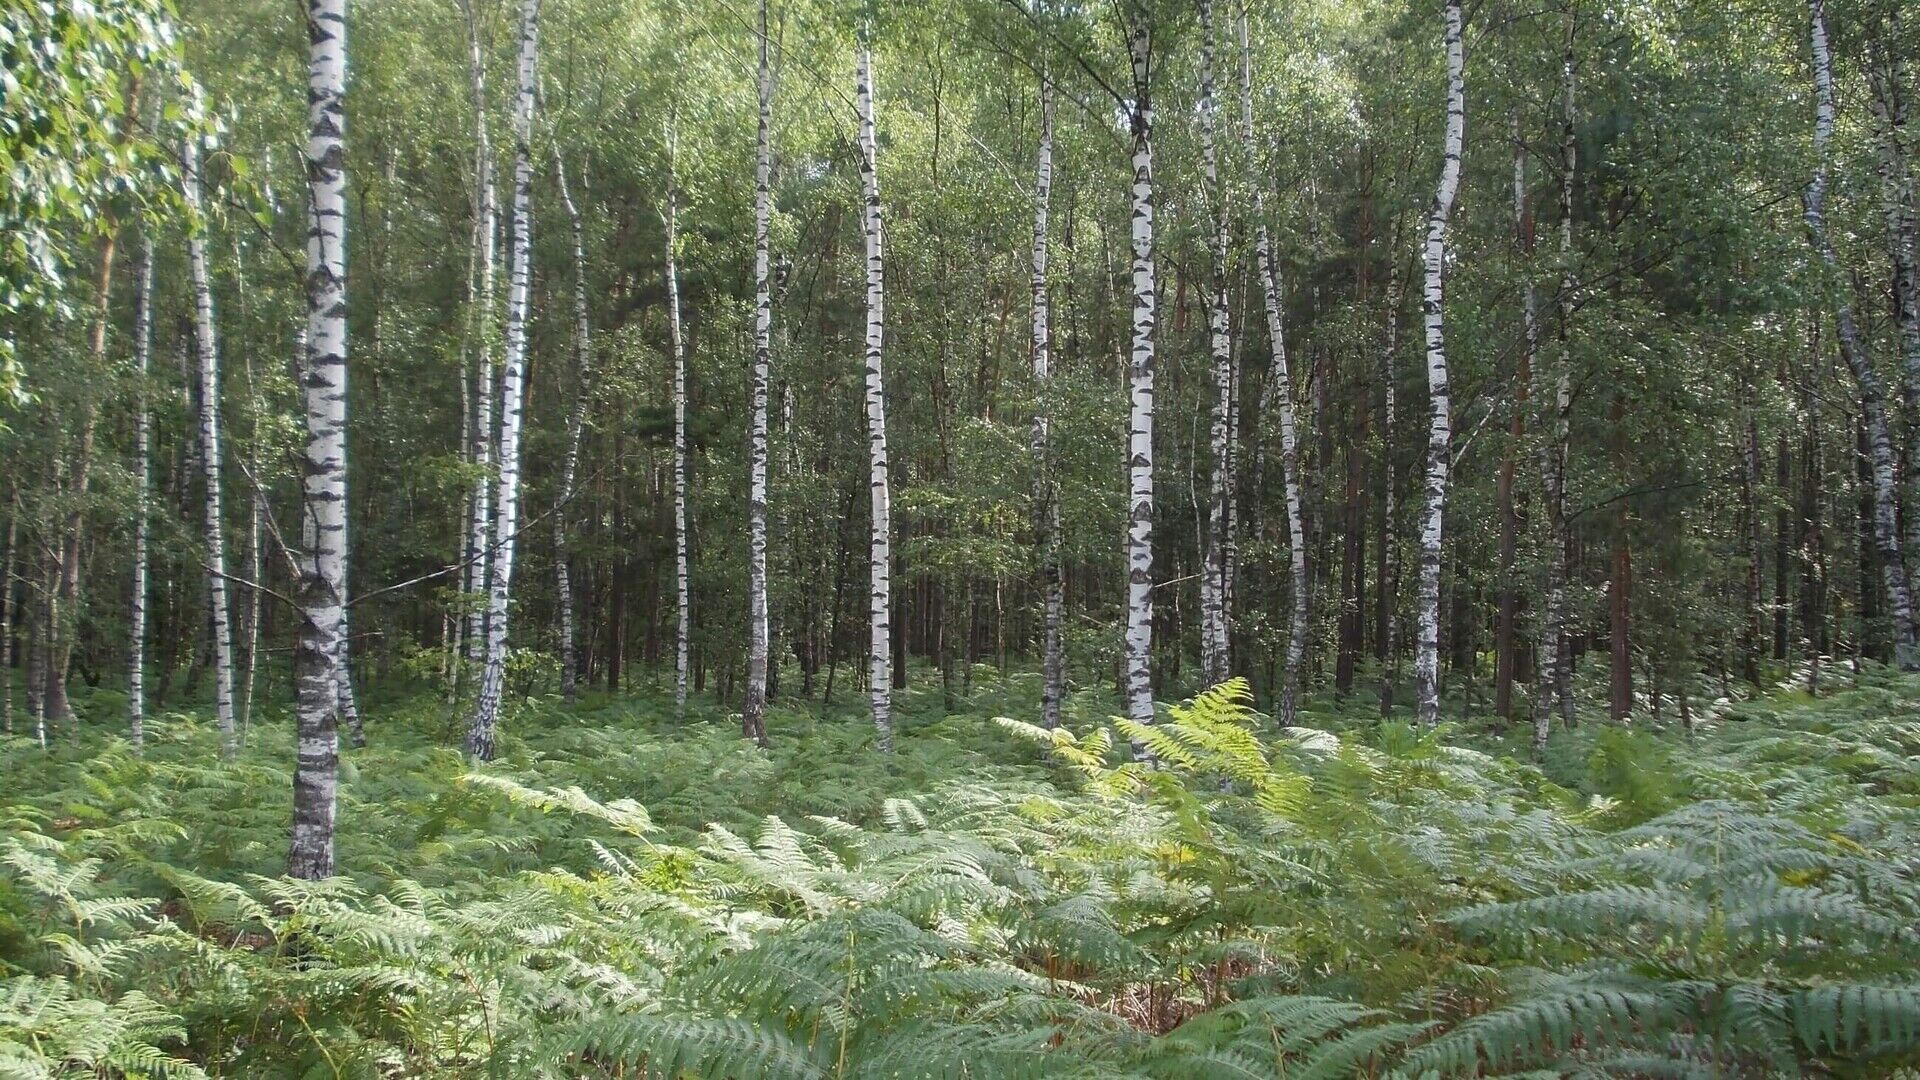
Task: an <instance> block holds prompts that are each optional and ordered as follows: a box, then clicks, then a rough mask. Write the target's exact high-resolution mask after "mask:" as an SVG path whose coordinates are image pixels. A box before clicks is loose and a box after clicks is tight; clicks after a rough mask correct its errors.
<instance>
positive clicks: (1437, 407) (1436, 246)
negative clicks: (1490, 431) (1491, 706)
mask: <svg viewBox="0 0 1920 1080" xmlns="http://www.w3.org/2000/svg"><path fill="white" fill-rule="evenodd" d="M1460 3H1461V0H1447V5H1446V17H1447V31H1446V47H1447V127H1446V143H1445V162H1444V164H1443V165H1442V167H1441V170H1440V185H1439V187H1438V189H1437V190H1436V191H1435V193H1434V196H1433V209H1432V211H1431V212H1430V213H1429V215H1428V218H1427V243H1426V254H1425V259H1426V282H1425V285H1424V295H1425V300H1424V304H1423V306H1424V308H1425V311H1426V336H1427V393H1428V396H1429V398H1430V399H1431V401H1432V409H1433V413H1432V419H1431V422H1430V425H1429V428H1428V433H1427V484H1426V505H1425V507H1424V510H1423V513H1422V522H1421V527H1420V636H1419V641H1418V643H1417V646H1416V652H1415V655H1414V673H1415V677H1416V678H1417V679H1418V681H1419V695H1420V701H1419V704H1420V722H1421V723H1422V724H1425V725H1427V726H1429V727H1431V726H1433V725H1434V724H1438V723H1439V722H1440V550H1441V549H1440V543H1441V526H1442V522H1443V516H1444V514H1445V511H1446V504H1447V472H1448V468H1449V466H1450V464H1451V458H1452V453H1451V443H1452V440H1453V401H1452V398H1451V396H1450V393H1449V389H1448V385H1447V340H1446V311H1445V275H1446V256H1447V224H1448V220H1449V218H1451V217H1452V215H1453V200H1454V196H1455V194H1456V193H1458V191H1459V189H1460V153H1461V144H1462V142H1463V141H1464V139H1465V135H1466V120H1467V103H1466V78H1465V75H1466V72H1465V67H1466V55H1465V50H1464V45H1463V43H1462V26H1461V23H1462V21H1463V20H1462V14H1461V10H1460Z"/></svg>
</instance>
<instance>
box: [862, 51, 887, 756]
mask: <svg viewBox="0 0 1920 1080" xmlns="http://www.w3.org/2000/svg"><path fill="white" fill-rule="evenodd" d="M854 77H855V79H856V80H857V82H858V84H859V85H858V86H857V87H856V90H855V93H856V96H857V98H858V106H859V110H860V180H861V188H862V190H863V191H864V192H865V195H866V213H865V217H864V218H863V222H864V225H865V232H866V241H867V354H866V359H867V463H868V473H869V480H868V487H869V488H870V490H871V492H872V537H871V543H870V545H869V555H868V571H869V575H870V579H871V587H870V590H869V593H868V600H869V603H868V611H869V620H870V621H869V640H868V657H867V672H868V676H867V677H868V683H869V685H868V687H867V693H868V698H869V699H870V701H871V702H872V708H873V727H874V730H875V732H877V733H878V736H879V744H880V749H881V751H882V752H884V753H892V752H893V637H892V614H893V611H892V606H893V579H892V573H893V492H892V488H891V487H890V481H889V477H888V471H887V390H886V382H885V379H884V378H883V375H882V370H881V366H880V363H881V346H882V342H883V337H884V334H885V329H886V310H887V309H886V290H885V275H884V273H883V270H882V263H881V240H882V238H881V221H880V175H879V167H880V157H879V155H880V151H879V145H878V142H877V140H876V138H875V135H874V123H873V51H872V47H871V45H870V43H869V42H868V40H867V36H866V34H865V33H864V32H863V33H862V34H861V37H860V57H859V64H858V68H857V70H856V71H855V74H854Z"/></svg>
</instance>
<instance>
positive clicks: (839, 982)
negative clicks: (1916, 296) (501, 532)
mask: <svg viewBox="0 0 1920 1080" xmlns="http://www.w3.org/2000/svg"><path fill="white" fill-rule="evenodd" d="M1034 693H1035V686H1034V680H1032V679H1031V678H1029V677H1020V676H1016V677H1014V678H1012V679H1011V680H1009V682H1007V683H1004V684H1003V683H1000V682H998V681H997V680H995V679H994V678H993V677H992V675H991V673H987V672H983V673H982V674H981V676H980V678H979V680H978V681H977V682H976V684H975V686H974V688H973V694H972V696H971V699H970V701H969V706H968V707H969V710H970V711H968V712H967V713H966V714H964V715H945V714H944V710H943V709H941V708H939V707H938V705H939V700H940V694H939V691H938V690H937V689H935V690H932V691H930V692H921V691H914V692H909V694H907V695H906V699H905V702H904V704H905V705H906V706H907V707H906V709H905V710H904V711H905V713H906V719H905V722H904V724H903V730H902V733H901V737H900V745H899V752H898V753H896V754H894V755H893V756H891V757H881V756H879V755H877V754H875V753H874V752H873V751H872V748H871V746H870V741H871V739H870V731H869V729H867V728H866V726H865V725H864V724H863V723H861V722H860V721H859V720H858V719H857V718H856V717H855V716H854V715H853V714H852V713H838V712H836V713H832V714H825V715H823V714H822V713H820V712H819V711H818V710H817V709H812V710H810V709H809V708H808V707H806V706H805V705H804V704H800V703H788V704H786V705H784V706H783V707H780V708H776V709H775V710H774V711H773V713H772V716H771V720H772V735H773V739H774V747H773V748H772V749H771V750H767V751H761V750H756V749H753V748H751V747H749V746H746V745H743V744H742V743H741V741H740V740H739V739H738V738H737V735H736V731H737V729H736V728H735V727H734V726H733V721H731V720H730V718H729V717H727V716H725V715H723V714H720V713H708V714H701V713H699V712H698V711H697V710H696V712H695V713H694V714H693V715H691V716H690V717H689V719H688V720H687V721H686V722H684V723H675V722H674V721H673V720H672V719H671V707H670V705H666V704H663V702H662V701H660V700H657V699H619V700H598V701H593V700H590V701H587V702H585V703H583V704H582V706H581V707H579V708H577V709H575V710H572V711H565V710H562V709H560V708H559V707H558V706H557V705H556V704H554V703H551V702H543V701H541V700H539V699H535V700H533V701H530V702H527V703H525V704H524V705H522V706H521V707H520V708H519V709H518V711H517V712H516V713H514V715H513V716H512V719H511V722H510V725H509V729H508V732H507V738H506V740H505V742H504V744H503V748H502V751H503V752H502V754H501V759H500V760H499V761H497V762H495V763H493V764H491V765H487V766H484V767H475V766H472V765H469V764H468V763H467V762H466V761H464V760H463V759H462V757H461V756H460V755H459V754H458V753H457V752H455V751H454V750H451V749H448V747H449V746H450V745H452V744H454V742H455V741H456V740H455V738H454V730H453V729H454V728H455V727H456V726H457V717H455V716H454V715H453V714H452V712H451V711H450V710H449V709H448V708H447V707H446V706H445V705H444V704H443V703H441V702H440V701H439V700H438V699H437V698H435V697H433V696H430V695H422V696H419V697H415V698H406V697H398V698H395V699H393V700H389V701H386V702H384V703H382V702H380V701H379V700H378V699H377V698H376V699H375V702H374V704H375V706H376V707H375V708H374V709H372V710H371V711H372V713H373V719H372V723H371V725H370V730H371V735H372V738H373V745H372V746H371V747H370V748H368V749H366V750H362V751H352V752H349V753H348V754H347V757H346V762H345V765H344V766H343V773H344V783H343V788H342V800H343V801H342V806H341V830H340V865H341V866H342V867H343V868H345V869H346V870H347V871H348V875H347V876H345V877H342V878H338V879H335V880H333V881H329V882H326V883H321V884H309V883H301V882H295V881H290V880H288V879H285V878H282V877H279V876H277V874H278V872H279V869H280V867H281V865H282V862H283V860H284V857H285V837H286V834H287V825H288V815H289V810H288V791H289V786H290V779H289V776H288V772H287V763H288V761H289V759H290V756H291V755H290V753H289V752H288V750H287V746H288V744H289V742H290V736H289V728H288V725H287V723H286V722H285V721H284V719H281V720H276V719H275V718H272V717H262V718H261V722H259V723H256V724H255V725H254V727H253V729H252V731H251V732H250V736H249V740H248V749H247V750H246V752H245V753H243V754H242V756H241V757H240V758H239V759H238V760H236V761H234V762H231V763H223V762H221V761H220V758H219V754H218V752H217V740H216V738H215V737H214V734H213V733H212V731H211V725H209V724H205V723H203V722H202V721H201V720H198V719H196V718H195V717H193V716H190V715H182V714H174V715H167V716H163V717H161V718H159V719H158V720H157V721H150V722H149V726H148V731H149V740H150V745H149V747H148V750H147V753H146V755H145V756H144V757H136V756H134V755H133V754H132V753H131V752H130V751H129V750H128V748H127V747H126V745H125V744H124V743H123V742H121V741H120V740H118V739H117V738H114V737H112V736H111V735H110V734H108V732H110V731H111V730H113V729H115V728H116V727H117V725H116V723H115V722H114V717H115V709H116V700H117V699H115V698H114V696H113V695H110V694H106V693H101V694H98V695H96V696H95V697H93V698H92V699H90V700H83V701H82V702H81V709H82V712H83V717H84V718H83V723H82V725H81V730H80V731H79V732H78V733H77V734H76V733H73V732H67V731H62V732H59V733H57V734H58V738H57V739H56V742H55V745H54V747H53V749H52V750H51V751H42V750H41V749H40V748H39V747H38V746H37V745H35V744H34V743H32V742H30V741H28V740H25V739H20V738H17V737H16V738H10V739H6V740H4V741H0V778H3V779H0V1076H6V1077H12V1076H22V1077H41V1076H60V1077H66V1076H96V1075H106V1076H115V1075H123V1074H124V1075H166V1076H199V1075H211V1076H236V1077H237V1076H249V1077H252V1076H264V1077H276V1076H319V1077H335V1076H339V1077H375V1076H503V1077H522V1076H527V1077H538V1076H625V1077H641V1076H645V1077H659V1078H672V1077H684V1076H702V1077H738V1078H756V1077H843V1076H844V1077H936V1076H939V1077H962V1076H965V1077H991V1076H1003V1075H1006V1076H1021V1075H1044V1076H1087V1077H1119V1076H1144V1077H1216V1076H1218V1077H1236V1076H1242V1077H1245V1076H1262V1077H1272V1076H1285V1077H1288V1078H1296V1080H1297V1078H1302V1077H1349V1076H1433V1077H1452V1076H1491V1075H1539V1076H1560V1075H1582V1076H1661V1077H1664V1076H1714V1077H1739V1076H1795V1075H1835V1076H1890V1075H1909V1076H1912V1075H1920V1072H1916V1071H1915V1066H1916V1065H1917V1064H1920V942H1917V941H1916V933H1917V932H1920V882H1916V871H1917V870H1920V757H1916V755H1920V680H1915V679H1901V678H1898V677H1895V676H1891V675H1886V674H1882V673H1877V672H1872V671H1870V672H1868V673H1866V674H1865V675H1863V676H1862V677H1861V679H1860V680H1858V682H1857V683H1856V684H1854V685H1851V686H1846V685H1841V686H1837V687H1836V688H1835V689H1834V691H1833V692H1832V693H1831V694H1830V696H1826V697H1823V698H1821V699H1819V700H1817V701H1813V700H1809V699H1807V698H1806V697H1805V696H1804V695H1801V694H1797V693H1788V692H1782V693H1780V694H1778V695H1775V696H1771V697H1766V698H1761V699H1758V700H1755V701H1749V702H1745V703H1740V704H1736V705H1734V706H1732V707H1730V708H1728V709H1726V710H1724V711H1723V712H1722V713H1721V714H1720V715H1719V716H1718V717H1716V718H1715V719H1714V720H1712V721H1711V722H1710V723H1708V724H1706V725H1704V726H1703V728H1702V730H1701V731H1700V732H1699V733H1698V734H1697V735H1695V736H1694V737H1693V738H1692V739H1691V740H1688V739H1686V738H1684V737H1683V736H1682V735H1680V734H1679V733H1677V732H1649V731H1644V730H1631V731H1629V730H1623V729H1619V728H1612V727H1607V726H1605V725H1598V724H1591V723H1589V724H1585V725H1583V726H1581V727H1580V728H1578V729H1576V730H1574V731H1572V732H1569V733H1564V734H1561V735H1558V736H1557V737H1556V740H1555V743H1554V747H1553V756H1552V758H1551V759H1550V760H1548V761H1547V762H1544V763H1542V764H1541V765H1538V766H1536V765H1535V764H1533V763H1530V762H1528V761H1527V760H1525V753H1524V745H1525V738H1524V734H1520V733H1516V735H1515V736H1514V737H1513V738H1511V739H1509V738H1507V737H1506V736H1504V735H1503V734H1501V733H1498V732H1493V731H1491V730H1490V726H1489V725H1484V724H1477V725H1462V726H1458V727H1453V728H1442V729H1441V730H1440V731H1438V732H1436V733H1421V732H1418V731H1415V730H1413V729H1411V728H1409V727H1406V726H1404V725H1402V724H1395V723H1389V724H1384V725H1383V724H1380V723H1378V722H1377V721H1376V720H1374V719H1373V718H1371V717H1370V716H1362V715H1359V714H1358V713H1355V714H1353V715H1343V714H1341V713H1339V712H1337V711H1332V710H1330V709H1329V710H1323V711H1317V712H1316V711H1309V712H1308V713H1307V714H1305V721H1306V723H1307V724H1309V725H1312V726H1309V727H1301V728H1296V729H1291V730H1288V731H1285V732H1281V731H1278V730H1277V729H1275V728H1274V726H1273V725H1272V723H1271V721H1270V720H1269V719H1268V718H1266V717H1264V716H1261V715H1258V714H1256V713H1254V712H1253V711H1252V710H1251V709H1250V707H1249V706H1248V704H1247V703H1246V702H1245V701H1244V699H1243V697H1242V689H1241V688H1240V687H1239V686H1237V685H1236V684H1229V685H1228V686H1226V687H1222V688H1218V689H1216V690H1214V691H1210V692H1208V693H1207V694H1204V695H1202V696H1200V697H1199V698H1197V699H1195V700H1194V701H1192V702H1189V703H1187V704H1186V705H1183V706H1179V707H1173V708H1171V709H1170V710H1169V711H1168V714H1167V715H1166V717H1165V721H1166V722H1165V723H1163V724H1162V725H1160V726H1158V727H1156V728H1153V729H1151V730H1138V729H1133V730H1129V729H1126V728H1124V727H1122V726H1120V725H1117V724H1114V723H1113V722H1111V721H1106V720H1104V718H1103V715H1102V713H1103V708H1102V706H1103V704H1104V703H1099V702H1094V701H1092V699H1090V698H1089V699H1085V700H1081V701H1078V702H1076V703H1075V704H1076V708H1075V709H1074V710H1073V722H1072V723H1071V724H1069V725H1068V730H1070V731H1071V732H1073V733H1074V734H1066V733H1060V734H1055V735H1051V736H1050V735H1049V734H1048V733H1046V732H1043V731H1041V730H1039V729H1037V728H1033V727H1031V726H1029V725H1027V724H1025V723H1022V722H1021V721H1019V720H1018V719H995V718H996V717H1013V718H1018V717H1022V716H1030V715H1032V713H1033V708H1032V700H1033V697H1034ZM1129 738H1135V739H1142V740H1144V741H1145V742H1146V743H1147V744H1148V745H1149V746H1151V747H1152V749H1153V750H1154V752H1155V754H1156V755H1157V757H1158V758H1159V760H1160V762H1161V767H1160V768H1158V769H1153V770H1149V769H1146V768H1144V767H1142V766H1139V765H1134V764H1126V763H1123V762H1124V759H1125V758H1126V756H1127V755H1126V753H1125V747H1126V743H1127V741H1128V739H1129Z"/></svg>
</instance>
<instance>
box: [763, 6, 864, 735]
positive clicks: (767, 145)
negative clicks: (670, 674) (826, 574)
mask: <svg viewBox="0 0 1920 1080" xmlns="http://www.w3.org/2000/svg"><path fill="white" fill-rule="evenodd" d="M769 48H770V44H769V41H768V37H767V3H766V0H761V2H760V70H759V75H760V84H759V91H760V113H759V128H758V135H757V139H758V141H757V144H756V146H757V151H758V153H757V157H756V160H755V162H754V187H753V287H754V293H753V387H752V391H751V395H752V400H751V403H750V404H749V406H748V409H749V416H748V419H747V424H748V427H747V692H746V699H745V700H744V701H743V702H742V703H741V708H740V733H741V735H743V736H744V737H746V738H749V739H752V740H753V741H754V742H756V743H759V744H760V745H762V746H765V745H766V743H767V720H766V711H767V651H768V648H769V639H770V638H771V636H772V627H771V625H770V624H769V615H768V600H767V454H768V447H767V396H768V394H769V392H770V390H771V385H770V381H771V379H772V367H773V279H772V273H773V265H772V258H773V255H772V251H771V244H772V241H771V238H770V236H769V230H770V229H771V228H772V222H773V69H772V67H771V65H770V63H769V59H768V51H769ZM863 168H864V166H863Z"/></svg>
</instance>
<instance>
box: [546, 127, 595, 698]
mask: <svg viewBox="0 0 1920 1080" xmlns="http://www.w3.org/2000/svg"><path fill="white" fill-rule="evenodd" d="M553 170H554V177H555V179H557V180H558V181H559V184H560V201H561V203H562V204H564V205H565V206H566V209H567V221H568V223H569V224H570V225H571V226H572V228H573V365H574V381H575V384H576V385H575V388H574V394H573V408H572V410H571V411H569V412H568V413H567V452H566V457H565V458H564V459H563V460H562V462H561V466H560V506H559V509H558V510H557V511H556V513H555V520H554V524H553V572H554V577H555V579H556V580H555V583H554V584H555V587H556V589H557V591H558V593H559V600H560V697H561V700H563V701H565V702H566V703H567V704H568V705H572V704H573V702H574V697H575V695H576V692H577V690H576V686H575V684H576V683H577V682H578V673H577V672H576V671H575V670H574V668H575V667H576V664H577V662H576V660H575V657H574V646H573V626H574V597H573V568H572V566H571V565H570V564H571V562H572V560H573V550H572V543H571V539H570V538H569V536H568V534H567V520H568V504H570V503H572V502H573V485H574V478H575V476H576V475H578V473H579V471H580V436H581V432H582V431H584V430H585V428H586V423H587V399H588V387H589V386H590V384H591V380H592V378H593V337H592V333H593V327H592V324H591V323H590V322H589V321H588V317H587V316H588V309H587V229H586V223H585V222H584V221H582V220H581V217H580V208H579V207H578V206H576V205H574V202H573V192H572V191H570V190H569V189H568V187H567V166H566V163H565V162H563V161H562V160H561V159H560V155H559V153H558V152H557V151H556V152H555V153H554V156H553ZM583 194H584V193H583Z"/></svg>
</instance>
